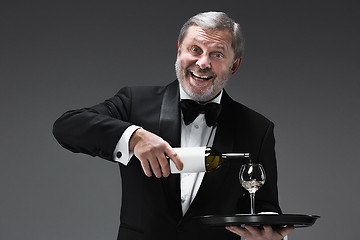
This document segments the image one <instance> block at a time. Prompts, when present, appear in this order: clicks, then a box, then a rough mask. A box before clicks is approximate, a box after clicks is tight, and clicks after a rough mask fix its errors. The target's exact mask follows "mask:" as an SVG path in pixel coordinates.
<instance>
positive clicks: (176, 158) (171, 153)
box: [165, 147, 183, 171]
mask: <svg viewBox="0 0 360 240" xmlns="http://www.w3.org/2000/svg"><path fill="white" fill-rule="evenodd" d="M165 154H166V155H167V156H168V157H169V158H170V161H173V162H174V164H175V166H176V168H177V169H178V170H179V171H181V170H182V169H183V162H182V161H181V159H180V157H179V155H178V154H177V153H176V152H175V151H174V150H173V149H172V148H171V147H169V150H168V151H166V152H165Z"/></svg>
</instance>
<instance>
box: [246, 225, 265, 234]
mask: <svg viewBox="0 0 360 240" xmlns="http://www.w3.org/2000/svg"><path fill="white" fill-rule="evenodd" d="M245 228H246V229H247V230H248V231H249V232H250V233H251V234H253V235H260V234H261V231H260V229H259V228H257V227H253V226H251V225H245Z"/></svg>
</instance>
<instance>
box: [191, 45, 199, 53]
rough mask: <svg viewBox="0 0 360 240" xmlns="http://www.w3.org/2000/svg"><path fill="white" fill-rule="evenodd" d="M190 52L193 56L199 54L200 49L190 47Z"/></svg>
mask: <svg viewBox="0 0 360 240" xmlns="http://www.w3.org/2000/svg"><path fill="white" fill-rule="evenodd" d="M190 52H192V53H194V54H201V49H200V48H199V47H197V46H192V47H190Z"/></svg>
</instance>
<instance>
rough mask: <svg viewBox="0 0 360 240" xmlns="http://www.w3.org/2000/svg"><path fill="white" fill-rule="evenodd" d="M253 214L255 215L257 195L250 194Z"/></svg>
mask: <svg viewBox="0 0 360 240" xmlns="http://www.w3.org/2000/svg"><path fill="white" fill-rule="evenodd" d="M250 202H251V214H255V193H250Z"/></svg>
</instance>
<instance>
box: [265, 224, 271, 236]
mask: <svg viewBox="0 0 360 240" xmlns="http://www.w3.org/2000/svg"><path fill="white" fill-rule="evenodd" d="M263 229H264V233H265V234H266V235H268V236H271V234H272V231H273V229H272V227H271V226H269V225H264V226H263Z"/></svg>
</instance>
